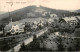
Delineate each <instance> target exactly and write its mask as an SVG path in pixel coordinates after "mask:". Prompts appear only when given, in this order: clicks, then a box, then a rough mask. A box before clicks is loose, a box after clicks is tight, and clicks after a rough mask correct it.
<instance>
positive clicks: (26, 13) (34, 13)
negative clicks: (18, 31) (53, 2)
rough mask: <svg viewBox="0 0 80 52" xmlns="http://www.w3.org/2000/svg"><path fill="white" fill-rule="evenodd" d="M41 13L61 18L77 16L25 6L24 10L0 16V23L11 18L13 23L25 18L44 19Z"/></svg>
mask: <svg viewBox="0 0 80 52" xmlns="http://www.w3.org/2000/svg"><path fill="white" fill-rule="evenodd" d="M43 12H48V13H49V12H50V13H54V14H57V15H58V16H59V17H63V16H64V14H65V16H72V15H79V14H78V13H74V12H69V11H65V10H56V9H51V8H47V7H43V6H40V7H36V6H27V7H25V8H22V9H19V10H15V11H12V12H8V13H5V14H2V15H0V23H8V22H9V20H10V18H13V21H18V20H22V19H25V18H38V17H44V16H42V14H43ZM46 16H48V17H49V14H47V15H46ZM45 18H46V17H45Z"/></svg>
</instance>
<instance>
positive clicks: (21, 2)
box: [0, 0, 80, 12]
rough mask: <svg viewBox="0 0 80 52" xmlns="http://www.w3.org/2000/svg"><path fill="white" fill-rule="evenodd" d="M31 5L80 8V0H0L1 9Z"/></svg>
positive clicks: (69, 8)
mask: <svg viewBox="0 0 80 52" xmlns="http://www.w3.org/2000/svg"><path fill="white" fill-rule="evenodd" d="M29 5H36V6H37V7H39V6H40V5H42V6H45V7H49V8H54V9H62V10H77V9H80V0H0V11H4V12H8V11H14V10H17V9H20V8H23V7H26V6H29Z"/></svg>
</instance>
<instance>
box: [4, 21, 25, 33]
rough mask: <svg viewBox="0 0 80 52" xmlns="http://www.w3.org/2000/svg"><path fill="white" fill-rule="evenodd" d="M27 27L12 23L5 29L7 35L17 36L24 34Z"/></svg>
mask: <svg viewBox="0 0 80 52" xmlns="http://www.w3.org/2000/svg"><path fill="white" fill-rule="evenodd" d="M24 27H25V25H24V24H23V23H19V22H10V23H9V24H8V25H6V26H5V27H4V31H5V33H6V34H7V33H10V34H15V33H21V32H24Z"/></svg>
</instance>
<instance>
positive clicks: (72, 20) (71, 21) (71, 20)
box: [63, 17, 78, 25]
mask: <svg viewBox="0 0 80 52" xmlns="http://www.w3.org/2000/svg"><path fill="white" fill-rule="evenodd" d="M63 19H64V20H65V21H66V23H68V24H70V25H77V23H78V20H77V18H76V17H65V18H63Z"/></svg>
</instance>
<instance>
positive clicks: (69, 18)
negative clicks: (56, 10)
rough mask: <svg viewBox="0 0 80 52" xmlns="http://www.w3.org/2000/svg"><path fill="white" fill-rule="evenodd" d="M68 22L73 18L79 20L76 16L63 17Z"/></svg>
mask: <svg viewBox="0 0 80 52" xmlns="http://www.w3.org/2000/svg"><path fill="white" fill-rule="evenodd" d="M63 19H64V20H65V21H66V22H67V21H71V20H77V19H76V18H75V17H65V18H63Z"/></svg>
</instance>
